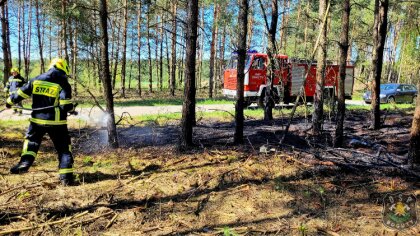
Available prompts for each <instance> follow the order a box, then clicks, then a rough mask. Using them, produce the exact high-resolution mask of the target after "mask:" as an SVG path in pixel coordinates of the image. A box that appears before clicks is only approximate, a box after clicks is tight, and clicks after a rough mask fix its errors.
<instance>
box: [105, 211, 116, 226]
mask: <svg viewBox="0 0 420 236" xmlns="http://www.w3.org/2000/svg"><path fill="white" fill-rule="evenodd" d="M117 217H118V213H116V214H115V215H114V217H112V219H111V221H109V223H108V224H107V225H106V226H105V229H108V228H109V227H111V225H112V224H113V223H114V221H115V220H116V219H117Z"/></svg>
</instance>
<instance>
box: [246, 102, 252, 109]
mask: <svg viewBox="0 0 420 236" xmlns="http://www.w3.org/2000/svg"><path fill="white" fill-rule="evenodd" d="M251 104H252V102H251V101H250V100H245V101H244V108H247V107H249V106H251Z"/></svg>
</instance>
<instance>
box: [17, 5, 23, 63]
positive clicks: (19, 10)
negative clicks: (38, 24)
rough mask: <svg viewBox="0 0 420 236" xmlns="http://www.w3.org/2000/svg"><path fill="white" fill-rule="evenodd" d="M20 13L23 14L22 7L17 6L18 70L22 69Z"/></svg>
mask: <svg viewBox="0 0 420 236" xmlns="http://www.w3.org/2000/svg"><path fill="white" fill-rule="evenodd" d="M22 12H23V6H22V8H21V7H20V6H18V16H17V17H18V20H17V25H18V26H17V28H18V68H19V70H20V69H22V37H21V32H22V23H21V22H22Z"/></svg>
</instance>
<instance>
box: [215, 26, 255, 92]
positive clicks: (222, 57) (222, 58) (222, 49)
mask: <svg viewBox="0 0 420 236" xmlns="http://www.w3.org/2000/svg"><path fill="white" fill-rule="evenodd" d="M247 27H248V25H247ZM247 41H248V40H247ZM225 48H226V26H223V31H222V40H221V43H220V56H219V57H220V58H219V61H220V62H219V77H220V82H222V81H223V76H224V71H223V69H224V68H225ZM247 48H248V47H247ZM247 48H245V49H247ZM220 89H223V83H221V84H220Z"/></svg>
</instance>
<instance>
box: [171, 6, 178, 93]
mask: <svg viewBox="0 0 420 236" xmlns="http://www.w3.org/2000/svg"><path fill="white" fill-rule="evenodd" d="M177 2H178V1H176V0H175V1H173V3H172V39H171V85H170V90H171V95H172V96H175V88H176V81H175V77H176V33H177V32H176V31H177V27H176V26H177V20H176V14H177Z"/></svg>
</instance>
